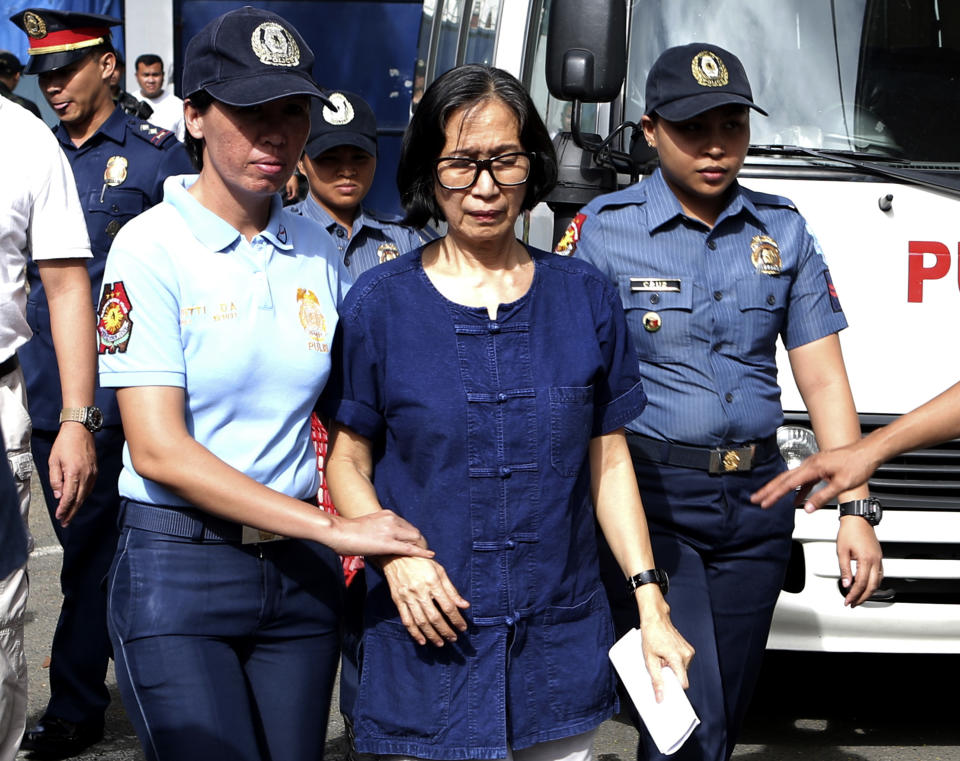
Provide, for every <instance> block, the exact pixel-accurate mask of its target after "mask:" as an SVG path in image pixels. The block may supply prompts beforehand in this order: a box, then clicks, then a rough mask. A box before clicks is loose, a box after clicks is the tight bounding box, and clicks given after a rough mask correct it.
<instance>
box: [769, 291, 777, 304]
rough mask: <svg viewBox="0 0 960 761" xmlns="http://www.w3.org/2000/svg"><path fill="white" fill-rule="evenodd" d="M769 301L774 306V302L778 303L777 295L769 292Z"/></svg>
mask: <svg viewBox="0 0 960 761" xmlns="http://www.w3.org/2000/svg"><path fill="white" fill-rule="evenodd" d="M767 303H768V304H769V305H770V306H773V305H774V304H776V303H777V297H776V296H774V295H773V294H772V293H771V294H769V295H768V296H767Z"/></svg>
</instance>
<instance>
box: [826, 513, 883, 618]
mask: <svg viewBox="0 0 960 761" xmlns="http://www.w3.org/2000/svg"><path fill="white" fill-rule="evenodd" d="M837 559H838V560H839V561H840V583H841V584H842V585H843V587H844V588H845V589H846V590H847V596H846V597H845V598H844V600H843V604H844V605H849V606H850V607H854V606H856V605H860V604H861V603H864V602H866V601H867V600H868V599H869V597H870V595H872V594H873V593H874V590H876V588H877V587H878V586H879V585H880V582H881V580H882V579H883V551H882V550H881V549H880V542H878V541H877V535H876V533H875V532H874V530H873V527H872V526H871V525H870V524H869V523H867V522H866V521H865V520H864V519H863V518H861V517H860V516H858V515H847V516H844V517H843V518H841V519H840V530H839V531H838V532H837ZM853 560H855V561H857V573H856V576H854V575H853V572H852V567H851V561H853Z"/></svg>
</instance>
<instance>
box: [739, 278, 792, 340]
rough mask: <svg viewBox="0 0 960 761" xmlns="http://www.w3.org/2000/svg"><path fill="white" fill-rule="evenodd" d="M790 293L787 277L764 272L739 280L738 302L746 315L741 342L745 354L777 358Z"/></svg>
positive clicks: (743, 318)
mask: <svg viewBox="0 0 960 761" xmlns="http://www.w3.org/2000/svg"><path fill="white" fill-rule="evenodd" d="M789 296H790V281H789V280H788V279H787V278H781V277H771V276H768V275H761V276H757V277H748V278H746V279H744V280H741V281H739V282H738V283H737V304H738V305H739V307H740V313H741V316H742V319H741V320H740V329H739V330H738V331H737V333H738V339H737V344H738V347H739V350H740V351H741V352H742V353H743V355H744V356H746V357H759V358H767V357H770V358H772V357H773V352H774V351H775V344H776V340H777V335H778V334H779V333H780V330H781V328H782V327H783V321H784V319H785V317H786V313H787V312H786V310H787V303H788V300H789Z"/></svg>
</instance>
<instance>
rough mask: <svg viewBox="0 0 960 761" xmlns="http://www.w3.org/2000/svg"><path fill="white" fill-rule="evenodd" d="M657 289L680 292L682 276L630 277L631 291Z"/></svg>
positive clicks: (659, 291)
mask: <svg viewBox="0 0 960 761" xmlns="http://www.w3.org/2000/svg"><path fill="white" fill-rule="evenodd" d="M643 291H657V292H658V293H663V292H665V291H666V292H669V293H680V278H678V277H670V278H656V277H632V278H630V292H631V293H641V292H643Z"/></svg>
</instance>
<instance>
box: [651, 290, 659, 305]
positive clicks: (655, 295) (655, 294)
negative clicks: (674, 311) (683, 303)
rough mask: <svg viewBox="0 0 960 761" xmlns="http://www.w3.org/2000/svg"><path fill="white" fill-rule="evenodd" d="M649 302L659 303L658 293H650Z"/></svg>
mask: <svg viewBox="0 0 960 761" xmlns="http://www.w3.org/2000/svg"><path fill="white" fill-rule="evenodd" d="M650 303H651V304H659V303H660V295H659V294H657V293H653V294H650Z"/></svg>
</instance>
